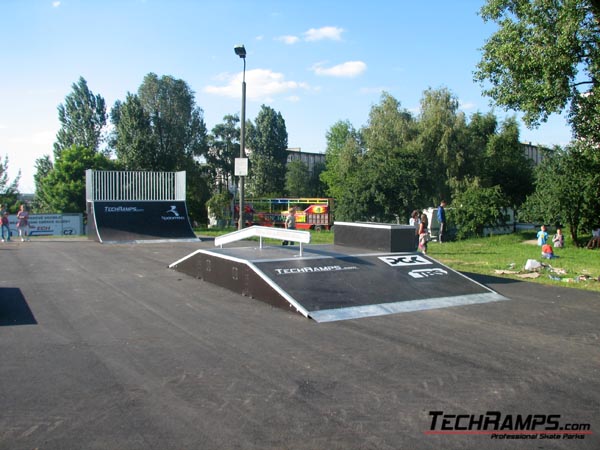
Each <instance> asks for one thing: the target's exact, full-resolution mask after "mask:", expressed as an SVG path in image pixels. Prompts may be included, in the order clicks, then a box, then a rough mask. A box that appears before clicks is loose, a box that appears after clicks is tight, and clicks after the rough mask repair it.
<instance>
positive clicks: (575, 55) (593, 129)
mask: <svg viewBox="0 0 600 450" xmlns="http://www.w3.org/2000/svg"><path fill="white" fill-rule="evenodd" d="M598 3H599V2H598V1H597V0H596V1H590V0H559V1H555V0H532V1H523V0H487V2H486V4H485V5H484V6H483V7H482V8H481V11H480V14H481V16H482V18H483V20H484V21H486V22H487V21H494V22H496V23H497V24H498V27H499V28H498V31H496V32H495V33H494V34H493V35H492V36H491V38H490V39H488V40H487V41H486V42H485V44H484V46H483V49H482V50H483V53H482V59H481V61H480V62H479V63H478V65H477V70H476V71H475V74H474V79H475V80H476V81H479V82H480V83H481V84H482V86H484V85H485V86H486V87H485V89H484V91H483V92H484V94H485V95H488V96H490V97H491V98H492V100H493V101H494V102H495V103H496V104H497V105H500V106H503V107H505V108H507V109H512V110H520V111H522V112H523V113H524V116H523V120H524V121H525V123H526V124H527V125H528V126H530V127H535V126H538V125H539V124H540V123H541V122H545V121H546V120H547V119H548V117H549V115H550V114H552V113H560V112H563V111H565V110H569V104H570V110H569V114H570V121H571V124H572V127H573V131H574V133H575V134H576V135H577V136H579V137H582V138H585V139H588V140H591V141H593V142H595V143H600V125H598V120H597V117H598V113H599V112H600V94H599V93H598V92H596V91H597V90H598V83H599V81H598V80H600V15H599V13H600V9H599V8H598Z"/></svg>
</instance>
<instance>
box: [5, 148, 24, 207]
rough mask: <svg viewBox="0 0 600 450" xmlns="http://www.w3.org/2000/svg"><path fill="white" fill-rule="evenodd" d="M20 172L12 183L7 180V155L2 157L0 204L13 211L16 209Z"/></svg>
mask: <svg viewBox="0 0 600 450" xmlns="http://www.w3.org/2000/svg"><path fill="white" fill-rule="evenodd" d="M20 179H21V171H19V173H18V174H17V176H16V178H15V179H14V180H13V181H9V179H8V155H5V156H4V161H0V203H1V204H3V205H7V207H8V209H9V210H11V211H15V210H16V208H17V197H18V195H19V188H18V186H19V180H20Z"/></svg>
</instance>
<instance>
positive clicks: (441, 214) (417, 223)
mask: <svg viewBox="0 0 600 450" xmlns="http://www.w3.org/2000/svg"><path fill="white" fill-rule="evenodd" d="M445 208H446V202H445V201H444V200H442V201H441V202H440V206H439V207H438V209H437V219H438V222H439V224H440V231H439V232H438V242H439V243H440V244H441V243H443V242H444V240H445V233H446V210H445ZM408 223H409V225H411V226H413V227H415V229H416V230H417V231H416V234H417V236H418V240H419V243H418V248H419V251H421V252H422V253H423V254H427V242H428V241H429V232H428V227H429V219H428V218H427V214H425V213H422V214H420V215H419V211H417V210H414V211H413V212H412V213H411V215H410V220H409V222H408Z"/></svg>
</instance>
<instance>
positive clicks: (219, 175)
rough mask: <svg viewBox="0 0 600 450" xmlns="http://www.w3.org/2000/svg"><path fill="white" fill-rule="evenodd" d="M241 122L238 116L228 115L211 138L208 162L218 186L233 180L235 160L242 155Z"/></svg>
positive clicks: (212, 133) (207, 156)
mask: <svg viewBox="0 0 600 450" xmlns="http://www.w3.org/2000/svg"><path fill="white" fill-rule="evenodd" d="M239 121H240V119H239V117H238V116H237V115H231V114H228V115H226V116H225V117H223V122H222V123H219V124H217V125H215V126H214V128H213V129H212V132H211V135H210V137H209V149H208V152H207V154H206V162H207V164H208V166H209V168H210V171H211V175H212V177H213V179H215V178H216V179H217V183H216V184H218V185H221V182H222V181H228V180H233V173H234V162H235V158H236V157H238V156H239V154H240V128H239V126H238V123H239ZM225 187H227V188H228V187H229V186H225Z"/></svg>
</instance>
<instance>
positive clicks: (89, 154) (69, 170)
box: [36, 145, 115, 213]
mask: <svg viewBox="0 0 600 450" xmlns="http://www.w3.org/2000/svg"><path fill="white" fill-rule="evenodd" d="M46 162H47V161H44V159H43V158H42V160H38V168H40V167H42V166H44V167H45V168H46V169H47V166H46ZM86 169H94V170H114V169H115V163H114V162H113V161H111V160H109V159H108V158H107V157H106V156H104V155H102V154H101V153H98V152H96V151H94V150H93V149H90V148H87V147H81V146H77V145H72V146H71V147H68V148H65V149H62V151H61V152H60V155H58V156H57V157H56V161H55V163H54V167H53V168H52V169H51V170H49V171H48V173H47V174H46V175H45V176H44V177H41V175H40V171H39V169H38V180H37V182H38V188H39V190H38V191H36V202H37V205H38V208H39V210H40V212H54V213H81V212H85V210H86V205H85V171H86Z"/></svg>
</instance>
